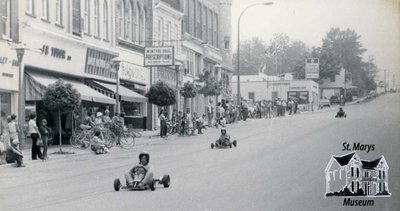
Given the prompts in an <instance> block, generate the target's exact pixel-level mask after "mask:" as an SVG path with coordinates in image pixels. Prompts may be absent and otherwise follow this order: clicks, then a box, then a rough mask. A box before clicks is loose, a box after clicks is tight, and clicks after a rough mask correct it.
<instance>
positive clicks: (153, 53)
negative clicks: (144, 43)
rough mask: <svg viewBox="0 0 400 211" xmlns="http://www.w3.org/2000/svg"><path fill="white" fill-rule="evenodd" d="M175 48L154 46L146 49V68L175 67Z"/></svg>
mask: <svg viewBox="0 0 400 211" xmlns="http://www.w3.org/2000/svg"><path fill="white" fill-rule="evenodd" d="M174 57H175V54H174V47H173V46H154V47H146V48H145V49H144V66H145V67H160V66H173V65H174V61H175V58H174Z"/></svg>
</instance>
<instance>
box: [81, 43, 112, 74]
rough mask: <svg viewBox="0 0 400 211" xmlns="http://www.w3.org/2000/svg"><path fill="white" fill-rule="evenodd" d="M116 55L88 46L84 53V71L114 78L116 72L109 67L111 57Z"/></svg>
mask: <svg viewBox="0 0 400 211" xmlns="http://www.w3.org/2000/svg"><path fill="white" fill-rule="evenodd" d="M116 56H117V55H113V54H109V53H105V52H102V51H98V50H95V49H91V48H88V49H87V54H86V66H85V73H88V74H91V75H97V76H103V77H106V78H112V79H115V78H116V77H117V74H116V72H115V70H113V69H112V68H111V59H113V58H115V57H116Z"/></svg>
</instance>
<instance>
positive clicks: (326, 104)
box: [319, 99, 331, 108]
mask: <svg viewBox="0 0 400 211" xmlns="http://www.w3.org/2000/svg"><path fill="white" fill-rule="evenodd" d="M319 107H320V108H324V107H331V102H330V101H329V100H328V99H321V100H320V101H319Z"/></svg>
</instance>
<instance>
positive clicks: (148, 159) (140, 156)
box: [139, 151, 150, 163]
mask: <svg viewBox="0 0 400 211" xmlns="http://www.w3.org/2000/svg"><path fill="white" fill-rule="evenodd" d="M142 156H146V158H147V163H149V162H150V154H149V153H148V152H146V151H142V152H141V153H140V154H139V163H140V162H141V161H140V159H141V158H142Z"/></svg>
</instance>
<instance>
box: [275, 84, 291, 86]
mask: <svg viewBox="0 0 400 211" xmlns="http://www.w3.org/2000/svg"><path fill="white" fill-rule="evenodd" d="M281 85H283V86H290V83H273V84H272V86H281Z"/></svg>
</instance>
